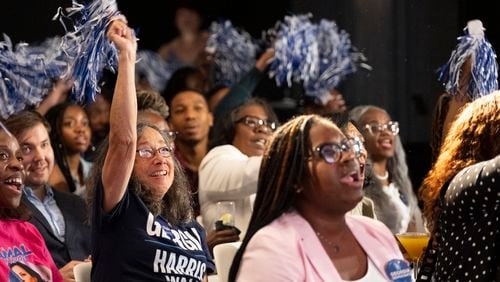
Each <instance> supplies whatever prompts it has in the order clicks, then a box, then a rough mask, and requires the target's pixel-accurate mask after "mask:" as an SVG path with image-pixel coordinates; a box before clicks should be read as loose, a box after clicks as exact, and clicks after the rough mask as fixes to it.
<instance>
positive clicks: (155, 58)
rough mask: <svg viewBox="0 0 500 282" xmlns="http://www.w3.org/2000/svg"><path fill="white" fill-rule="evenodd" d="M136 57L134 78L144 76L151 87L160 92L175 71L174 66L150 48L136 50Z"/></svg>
mask: <svg viewBox="0 0 500 282" xmlns="http://www.w3.org/2000/svg"><path fill="white" fill-rule="evenodd" d="M137 58H138V59H137V63H136V65H135V74H136V78H137V79H138V78H142V77H144V78H146V80H147V81H148V83H149V86H151V88H153V89H154V90H156V91H158V92H162V91H163V89H164V88H165V85H166V84H167V81H168V80H169V79H170V77H171V76H172V73H173V72H174V71H175V67H173V66H172V65H170V64H167V63H166V62H165V60H163V59H162V58H161V57H160V55H158V53H156V52H153V51H150V50H141V51H139V52H137Z"/></svg>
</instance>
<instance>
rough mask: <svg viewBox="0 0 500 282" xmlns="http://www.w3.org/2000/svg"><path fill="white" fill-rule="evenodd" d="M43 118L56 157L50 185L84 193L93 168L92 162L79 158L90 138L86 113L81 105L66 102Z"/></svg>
mask: <svg viewBox="0 0 500 282" xmlns="http://www.w3.org/2000/svg"><path fill="white" fill-rule="evenodd" d="M45 117H46V118H47V121H48V122H49V123H50V126H51V131H50V142H51V144H52V146H53V148H54V157H55V159H56V166H54V170H53V171H52V174H51V175H50V178H49V184H50V185H51V186H52V187H54V188H55V189H57V190H59V191H63V192H70V193H74V194H76V195H78V196H83V195H85V190H86V182H87V177H88V175H89V172H90V169H91V168H92V163H90V162H88V161H87V160H85V159H84V158H83V157H82V154H83V153H85V152H86V151H87V149H88V148H89V146H90V140H91V138H92V130H91V128H90V122H89V119H88V116H87V113H86V112H85V110H84V109H83V108H82V107H81V106H79V105H76V104H72V103H69V102H66V103H62V104H59V105H57V106H55V107H52V108H51V109H50V110H49V111H48V112H47V114H46V115H45Z"/></svg>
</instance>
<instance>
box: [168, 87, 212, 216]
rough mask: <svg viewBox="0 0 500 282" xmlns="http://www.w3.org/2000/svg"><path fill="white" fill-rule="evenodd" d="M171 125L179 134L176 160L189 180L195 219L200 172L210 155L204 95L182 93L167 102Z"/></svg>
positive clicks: (189, 92)
mask: <svg viewBox="0 0 500 282" xmlns="http://www.w3.org/2000/svg"><path fill="white" fill-rule="evenodd" d="M167 104H168V105H169V107H170V117H169V125H170V129H171V130H172V131H176V132H177V137H176V138H175V156H176V157H177V159H178V160H179V162H180V163H181V165H182V167H183V168H184V171H185V172H186V175H187V177H188V179H189V183H190V186H191V194H192V203H193V208H194V212H195V216H198V215H200V204H199V200H198V184H199V181H198V168H199V166H200V163H201V160H202V159H203V158H204V157H205V155H206V154H207V152H208V136H209V132H210V128H211V127H212V125H213V117H212V113H210V111H209V110H208V105H207V101H206V100H205V97H204V96H203V94H202V93H200V92H197V91H193V90H183V91H180V92H178V93H176V94H175V95H174V96H171V97H170V100H167Z"/></svg>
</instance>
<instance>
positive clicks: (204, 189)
mask: <svg viewBox="0 0 500 282" xmlns="http://www.w3.org/2000/svg"><path fill="white" fill-rule="evenodd" d="M277 123H278V119H277V117H276V115H275V114H274V112H273V111H272V109H271V107H270V106H269V105H268V104H267V103H266V102H264V101H263V100H260V99H257V98H253V99H250V100H248V101H246V102H245V103H244V104H243V105H241V106H240V107H238V108H236V109H234V110H233V111H232V112H231V114H230V115H229V116H227V117H226V120H225V121H224V127H223V131H222V132H221V134H220V135H219V136H215V138H214V140H212V147H213V148H212V149H211V150H210V151H209V152H208V154H207V155H206V156H205V157H204V158H203V160H202V162H201V164H200V170H199V177H200V181H199V187H198V189H199V194H200V205H201V215H202V218H203V225H204V226H205V228H206V229H207V230H208V231H209V232H210V230H213V229H214V228H215V222H216V221H217V220H219V217H220V215H219V214H218V212H217V202H221V201H234V205H235V214H234V215H232V216H233V217H234V221H235V226H236V227H237V228H238V229H239V230H240V231H241V232H242V234H244V233H245V232H246V230H247V226H248V222H249V220H250V215H251V212H252V206H253V197H255V192H256V191H257V178H258V175H259V169H260V163H261V160H262V154H263V152H264V149H265V147H266V145H267V143H268V141H269V138H270V137H271V134H272V132H273V131H274V130H275V129H276V127H277Z"/></svg>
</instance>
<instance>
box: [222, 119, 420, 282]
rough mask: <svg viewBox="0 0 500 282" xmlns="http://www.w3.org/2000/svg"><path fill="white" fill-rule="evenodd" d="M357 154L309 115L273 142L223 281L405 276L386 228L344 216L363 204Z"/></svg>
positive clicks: (331, 127)
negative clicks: (248, 218)
mask: <svg viewBox="0 0 500 282" xmlns="http://www.w3.org/2000/svg"><path fill="white" fill-rule="evenodd" d="M361 148H362V145H361V144H360V143H359V141H356V140H355V139H350V138H346V137H345V135H344V134H343V133H342V132H341V131H340V129H339V128H338V127H337V126H336V125H335V124H333V123H332V122H331V121H329V120H328V119H325V118H321V117H319V116H317V115H304V116H299V117H296V118H294V119H292V120H290V121H288V122H287V123H286V124H284V125H283V126H281V127H280V128H279V129H278V130H277V132H276V133H274V134H273V137H272V139H271V140H270V144H269V146H268V147H267V148H266V151H265V152H264V155H263V157H262V164H261V170H260V174H259V181H258V190H257V197H256V199H255V205H254V209H253V213H252V218H251V221H250V225H249V227H248V231H247V233H246V236H245V238H244V239H243V242H242V245H241V247H240V248H239V250H238V252H237V254H236V256H235V259H234V260H233V265H232V267H231V271H230V276H229V281H343V280H348V281H353V280H359V279H361V280H362V281H389V280H391V281H393V280H394V276H393V275H394V271H393V270H394V269H395V268H397V269H398V270H397V271H398V272H397V273H398V275H401V277H408V275H410V273H409V268H408V264H407V262H406V261H404V260H403V256H402V254H401V252H400V251H399V248H398V245H397V242H396V240H395V238H394V236H393V235H392V234H391V232H390V231H389V229H387V227H385V226H384V225H383V224H382V223H380V222H378V221H376V220H373V219H371V218H368V217H364V216H351V215H347V213H348V212H349V211H350V210H352V208H354V206H356V204H357V203H359V201H361V199H362V198H363V191H362V186H363V178H362V176H361V172H360V165H359V157H360V155H361ZM401 281H403V280H401ZM404 281H408V280H404Z"/></svg>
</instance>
